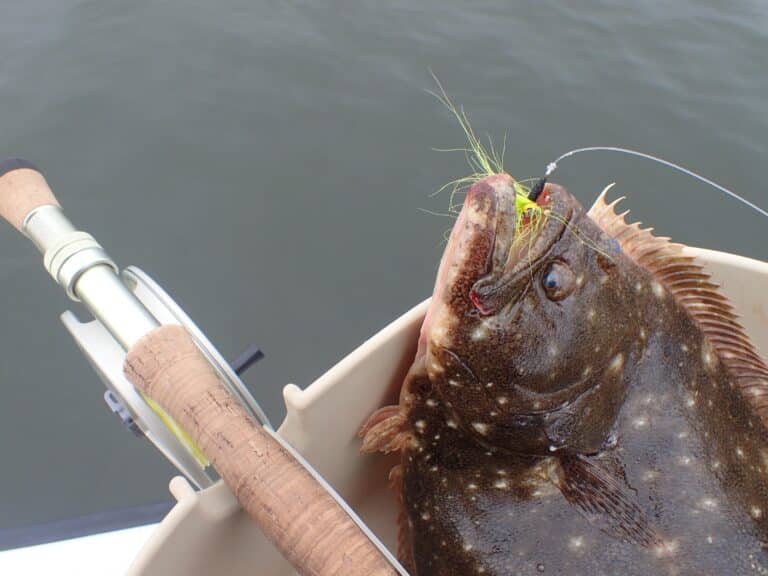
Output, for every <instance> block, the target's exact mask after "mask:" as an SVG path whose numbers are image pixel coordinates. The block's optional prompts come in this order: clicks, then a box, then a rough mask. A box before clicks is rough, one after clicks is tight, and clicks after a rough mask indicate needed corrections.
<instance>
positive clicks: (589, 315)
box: [587, 308, 595, 322]
mask: <svg viewBox="0 0 768 576" xmlns="http://www.w3.org/2000/svg"><path fill="white" fill-rule="evenodd" d="M594 319H595V309H594V308H590V309H589V310H588V311H587V320H589V321H590V322H592V321H593V320H594Z"/></svg>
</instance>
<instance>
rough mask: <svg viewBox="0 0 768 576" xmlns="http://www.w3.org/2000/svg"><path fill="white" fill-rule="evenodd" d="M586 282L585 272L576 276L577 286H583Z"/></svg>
mask: <svg viewBox="0 0 768 576" xmlns="http://www.w3.org/2000/svg"><path fill="white" fill-rule="evenodd" d="M582 284H584V274H579V275H578V276H576V286H578V287H579V288H581V285H582Z"/></svg>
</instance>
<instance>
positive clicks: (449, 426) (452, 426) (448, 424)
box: [445, 419, 459, 430]
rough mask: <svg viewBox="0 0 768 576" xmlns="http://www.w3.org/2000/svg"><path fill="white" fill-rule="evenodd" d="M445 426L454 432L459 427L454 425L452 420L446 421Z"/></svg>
mask: <svg viewBox="0 0 768 576" xmlns="http://www.w3.org/2000/svg"><path fill="white" fill-rule="evenodd" d="M445 425H446V426H448V428H453V429H454V430H455V429H456V428H458V427H459V425H458V424H456V420H452V419H448V420H446V421H445Z"/></svg>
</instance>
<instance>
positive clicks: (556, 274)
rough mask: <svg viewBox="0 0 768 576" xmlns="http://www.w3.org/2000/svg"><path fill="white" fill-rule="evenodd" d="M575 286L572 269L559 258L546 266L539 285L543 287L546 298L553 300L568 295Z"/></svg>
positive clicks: (555, 300)
mask: <svg viewBox="0 0 768 576" xmlns="http://www.w3.org/2000/svg"><path fill="white" fill-rule="evenodd" d="M575 286H576V278H575V276H574V274H573V270H571V267H570V266H568V264H566V263H565V262H561V261H560V260H556V261H555V262H552V263H551V264H550V265H549V266H547V268H546V269H545V270H544V274H543V275H542V277H541V287H542V288H543V289H544V293H545V294H546V295H547V298H549V299H550V300H552V301H553V302H557V301H558V300H562V299H563V298H565V297H566V296H568V295H569V294H570V293H571V292H573V288H574V287H575Z"/></svg>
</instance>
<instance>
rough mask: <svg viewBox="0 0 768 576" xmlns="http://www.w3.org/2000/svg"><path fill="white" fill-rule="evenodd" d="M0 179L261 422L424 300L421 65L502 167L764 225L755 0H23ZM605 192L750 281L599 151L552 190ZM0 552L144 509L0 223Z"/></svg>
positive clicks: (731, 236) (148, 462)
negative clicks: (166, 319) (213, 353)
mask: <svg viewBox="0 0 768 576" xmlns="http://www.w3.org/2000/svg"><path fill="white" fill-rule="evenodd" d="M0 10H2V17H1V18H0V158H1V157H8V156H22V157H25V158H28V159H29V160H32V161H33V162H35V163H37V164H38V165H39V166H40V167H41V168H42V169H43V170H44V172H45V173H46V175H47V177H48V180H49V182H50V183H51V185H52V186H53V188H54V190H55V192H56V193H57V195H58V197H59V199H60V200H61V202H62V204H63V206H64V207H65V209H66V211H67V212H68V214H69V215H70V217H71V218H72V219H73V220H74V221H75V222H76V223H77V224H79V225H80V226H81V227H82V228H83V229H85V230H88V231H89V232H91V233H92V234H93V235H94V236H95V237H96V238H97V239H99V240H100V241H101V242H102V244H103V245H104V246H105V247H106V248H107V249H108V251H109V252H110V253H111V254H112V255H113V257H114V258H115V259H116V261H117V262H118V263H119V264H121V265H123V266H125V265H131V264H133V265H138V266H139V267H141V268H142V269H144V270H145V271H147V272H148V273H150V274H151V275H152V276H153V277H154V278H155V279H156V280H157V281H159V282H160V283H161V284H162V285H163V286H164V287H165V288H166V289H167V290H168V291H169V292H171V293H172V294H173V295H174V297H175V298H176V299H177V300H178V301H179V302H180V303H181V305H182V306H183V307H184V308H185V309H186V310H187V312H188V313H189V314H190V315H191V316H192V317H193V318H194V319H195V320H196V322H197V323H198V324H199V326H200V327H201V328H202V329H203V330H204V331H205V332H206V333H207V334H208V335H209V336H210V338H211V339H212V340H213V342H215V343H216V344H217V346H218V347H219V348H220V350H221V351H222V352H223V353H225V354H226V355H228V356H230V357H233V356H235V355H236V354H237V353H238V352H239V351H240V350H241V349H243V348H245V347H246V346H247V345H248V344H249V343H251V342H256V343H258V344H259V345H260V346H261V347H262V348H263V350H264V351H265V353H266V358H265V359H264V360H262V361H261V362H259V363H258V364H257V365H256V366H255V367H254V368H252V369H251V370H250V371H249V372H248V373H247V374H246V377H245V379H246V381H247V383H248V385H249V386H250V388H251V390H252V391H253V394H254V395H255V397H256V398H257V399H258V401H259V402H261V403H262V404H263V405H264V406H265V408H266V409H267V411H268V412H269V414H270V415H271V416H272V418H273V419H274V420H275V421H277V422H279V421H280V419H281V418H282V415H283V404H282V398H281V389H282V387H283V386H284V385H285V384H287V383H289V382H293V383H296V384H298V385H301V386H306V385H308V384H310V383H311V382H312V381H313V380H314V379H315V378H316V377H318V376H319V375H321V374H322V373H323V372H324V371H325V370H326V369H327V368H329V367H330V366H332V365H333V364H334V363H335V362H336V361H338V360H339V359H340V358H342V357H343V356H344V355H345V354H347V353H348V352H349V351H351V350H352V349H353V348H355V347H356V346H357V345H358V344H359V343H361V342H362V341H363V340H364V339H365V338H367V337H368V336H370V335H372V334H374V333H375V332H376V331H377V330H379V329H380V328H382V327H383V326H384V325H386V324H387V323H388V322H389V321H391V320H393V319H394V318H396V317H397V316H398V315H400V314H401V313H403V312H404V311H405V310H406V309H408V308H409V307H410V306H412V305H414V304H416V303H417V302H419V301H421V300H422V299H423V298H425V297H426V296H427V295H428V294H429V292H430V291H431V285H432V282H433V280H434V274H435V271H436V266H437V262H438V259H439V256H440V252H441V248H442V246H441V243H442V238H443V233H444V232H445V231H446V230H447V229H448V228H449V227H450V225H451V220H450V218H447V217H440V216H434V215H430V214H427V213H426V212H425V211H424V210H427V211H431V212H438V213H440V212H446V211H447V209H448V196H447V195H446V194H439V195H437V196H434V197H433V196H431V194H432V193H433V192H435V191H436V190H437V189H438V188H440V186H442V185H443V184H445V183H446V182H448V181H450V180H453V179H455V178H458V177H461V176H463V175H465V174H466V173H467V166H466V164H465V161H464V158H463V156H462V155H461V154H460V153H444V152H435V151H433V148H450V147H459V146H462V145H463V144H464V142H463V139H462V134H461V131H460V129H459V127H458V126H457V124H456V122H455V121H453V120H452V118H451V116H450V114H449V113H448V112H447V110H446V109H445V108H443V107H442V106H441V105H440V104H439V103H438V102H437V101H436V100H435V99H434V98H433V97H431V96H429V95H428V94H427V93H426V90H428V89H434V88H435V86H434V83H433V81H432V79H431V77H430V73H429V71H430V70H432V71H434V73H435V74H436V75H437V76H438V77H439V78H440V80H441V81H442V82H443V83H444V85H445V86H446V88H447V90H448V92H449V94H450V96H451V97H452V98H453V99H454V101H455V102H456V103H459V104H461V105H463V106H464V108H465V110H466V111H467V113H468V114H469V116H470V119H471V121H472V123H473V125H474V127H475V129H476V130H477V132H478V133H480V134H486V133H487V134H489V135H491V136H492V137H493V138H494V139H495V140H496V141H497V142H498V141H500V140H501V139H502V138H503V136H504V134H505V133H506V134H507V155H506V163H505V166H506V168H507V169H508V171H509V172H510V173H511V174H512V175H514V176H516V177H517V178H520V179H522V178H529V177H538V176H541V175H543V173H544V169H545V167H546V165H547V163H549V162H550V161H552V160H553V159H554V158H555V157H557V156H558V155H560V154H562V153H564V152H566V151H567V150H569V149H571V148H575V147H580V146H592V145H609V146H626V147H630V148H634V149H638V150H642V151H645V152H649V153H652V154H656V155H660V156H663V157H665V158H667V159H669V160H672V161H674V162H677V163H680V164H682V165H684V166H687V167H689V168H692V169H695V170H697V171H699V172H701V173H702V174H703V175H705V176H707V177H709V178H712V179H714V180H717V181H718V182H721V183H723V184H725V185H727V186H729V187H730V188H732V189H733V190H735V191H736V192H738V193H739V194H741V195H743V196H744V197H746V198H748V199H749V200H751V201H752V202H755V203H756V204H759V205H761V206H763V207H768V192H766V184H765V182H766V174H765V167H766V165H767V164H768V64H767V62H768V3H766V2H765V1H764V0H734V1H733V2H727V3H725V2H720V1H715V0H696V1H693V0H678V1H675V2H664V1H660V0H646V1H644V2H633V3H627V2H617V1H609V0H602V1H600V0H574V1H569V2H562V1H556V0H546V1H537V2H492V1H489V0H485V1H478V2H471V3H469V2H460V1H457V0H443V1H440V2H437V1H434V0H424V1H422V2H414V1H410V0H409V1H404V0H394V1H391V2H374V1H372V0H358V1H356V2H347V1H337V2H324V1H319V0H314V1H311V2H310V1H306V0H304V1H295V0H294V1H283V2H277V1H274V0H264V1H261V2H253V1H244V0H243V1H235V0H220V1H217V2H202V1H189V2H178V1H173V0H166V1H162V2H161V1H149V0H137V1H134V2H119V1H116V0H99V1H95V0H55V1H54V0H38V1H36V2H10V1H8V0H5V1H3V2H2V6H1V7H0ZM554 179H555V180H556V181H558V182H559V183H561V184H564V185H565V186H567V187H568V188H569V189H570V190H572V191H573V192H575V194H576V195H577V196H578V197H579V198H580V199H581V200H582V201H583V202H584V203H589V202H591V200H592V199H593V198H594V197H595V196H596V195H597V193H598V192H600V190H602V188H603V187H604V186H605V185H606V184H608V183H610V182H616V183H617V186H616V189H615V190H616V194H617V195H626V196H627V197H628V199H627V200H626V202H625V205H626V206H627V207H628V208H631V209H632V211H633V213H634V214H635V215H636V217H637V218H638V219H640V220H643V221H644V222H646V223H649V224H651V225H653V226H654V227H655V228H656V229H657V230H658V231H659V232H661V233H664V234H666V235H671V236H673V237H674V238H675V239H676V240H678V241H680V242H684V243H687V244H692V245H698V246H705V247H708V248H714V249H719V250H725V251H729V252H735V253H739V254H743V255H746V256H751V257H754V258H758V259H768V226H767V224H768V222H766V220H765V219H762V218H761V217H759V216H758V215H757V214H755V213H754V212H751V211H749V210H748V209H746V208H745V207H743V206H740V205H738V204H736V203H735V202H733V201H729V200H726V199H725V198H724V197H723V196H721V195H720V194H719V193H717V192H715V191H714V190H712V189H711V188H708V187H706V186H704V185H702V184H700V183H697V182H695V181H693V180H691V179H688V178H686V177H684V176H682V175H680V174H676V173H673V172H671V171H669V170H668V169H665V168H662V167H659V166H656V165H654V164H651V163H648V162H645V161H643V160H639V159H634V158H625V157H621V156H618V155H616V154H602V155H601V154H594V155H582V156H575V157H573V158H570V159H568V160H565V161H563V162H562V164H561V165H560V167H559V169H558V171H557V172H556V174H555V178H554ZM0 299H1V301H2V316H1V317H2V322H0V455H2V458H3V463H2V474H0V529H8V528H13V527H20V526H28V525H34V524H40V523H44V522H50V521H54V520H62V519H66V518H71V517H74V516H81V515H85V514H91V513H94V512H98V511H103V510H108V509H112V508H119V507H125V506H133V505H138V504H143V503H148V502H155V501H158V500H163V499H166V498H168V492H167V488H166V486H167V482H168V480H169V478H170V477H171V476H172V474H173V470H172V468H171V467H170V466H169V465H167V464H166V463H165V462H164V460H163V459H162V458H161V457H160V456H159V454H158V453H156V452H155V451H154V450H153V449H152V448H151V447H150V446H149V444H148V443H146V442H143V441H141V440H139V439H137V438H135V437H133V436H132V435H131V434H130V433H129V432H127V431H126V430H124V429H122V428H121V427H120V425H119V423H118V421H117V419H116V418H115V417H114V416H113V415H112V414H110V413H109V412H108V410H107V408H106V406H105V404H104V402H103V400H102V390H103V387H102V384H101V383H100V382H99V381H98V379H97V377H96V376H95V374H94V373H93V372H92V370H91V369H90V368H89V366H88V364H87V362H86V361H85V359H84V358H83V357H82V355H81V354H80V352H79V351H78V350H77V348H76V347H75V345H74V343H73V342H72V340H71V338H70V337H69V335H68V334H67V333H66V332H65V330H64V328H63V326H62V325H61V324H60V321H59V319H58V316H59V314H60V313H61V312H63V311H64V310H66V309H74V310H76V311H77V313H78V314H80V315H81V317H82V318H85V315H84V314H83V312H82V310H80V309H79V308H78V307H77V305H75V304H74V303H71V302H69V301H68V300H66V298H65V296H64V294H63V292H62V291H61V290H60V289H59V288H58V287H57V286H55V285H54V283H53V282H52V281H51V279H50V278H48V277H47V276H46V273H45V272H44V270H43V269H42V266H41V262H40V257H39V256H38V255H37V254H36V253H35V251H34V249H33V248H32V246H31V245H30V244H29V243H28V242H25V241H24V240H23V239H22V238H21V237H19V236H18V234H17V233H16V232H15V231H13V230H11V229H10V227H8V226H2V227H0Z"/></svg>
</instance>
